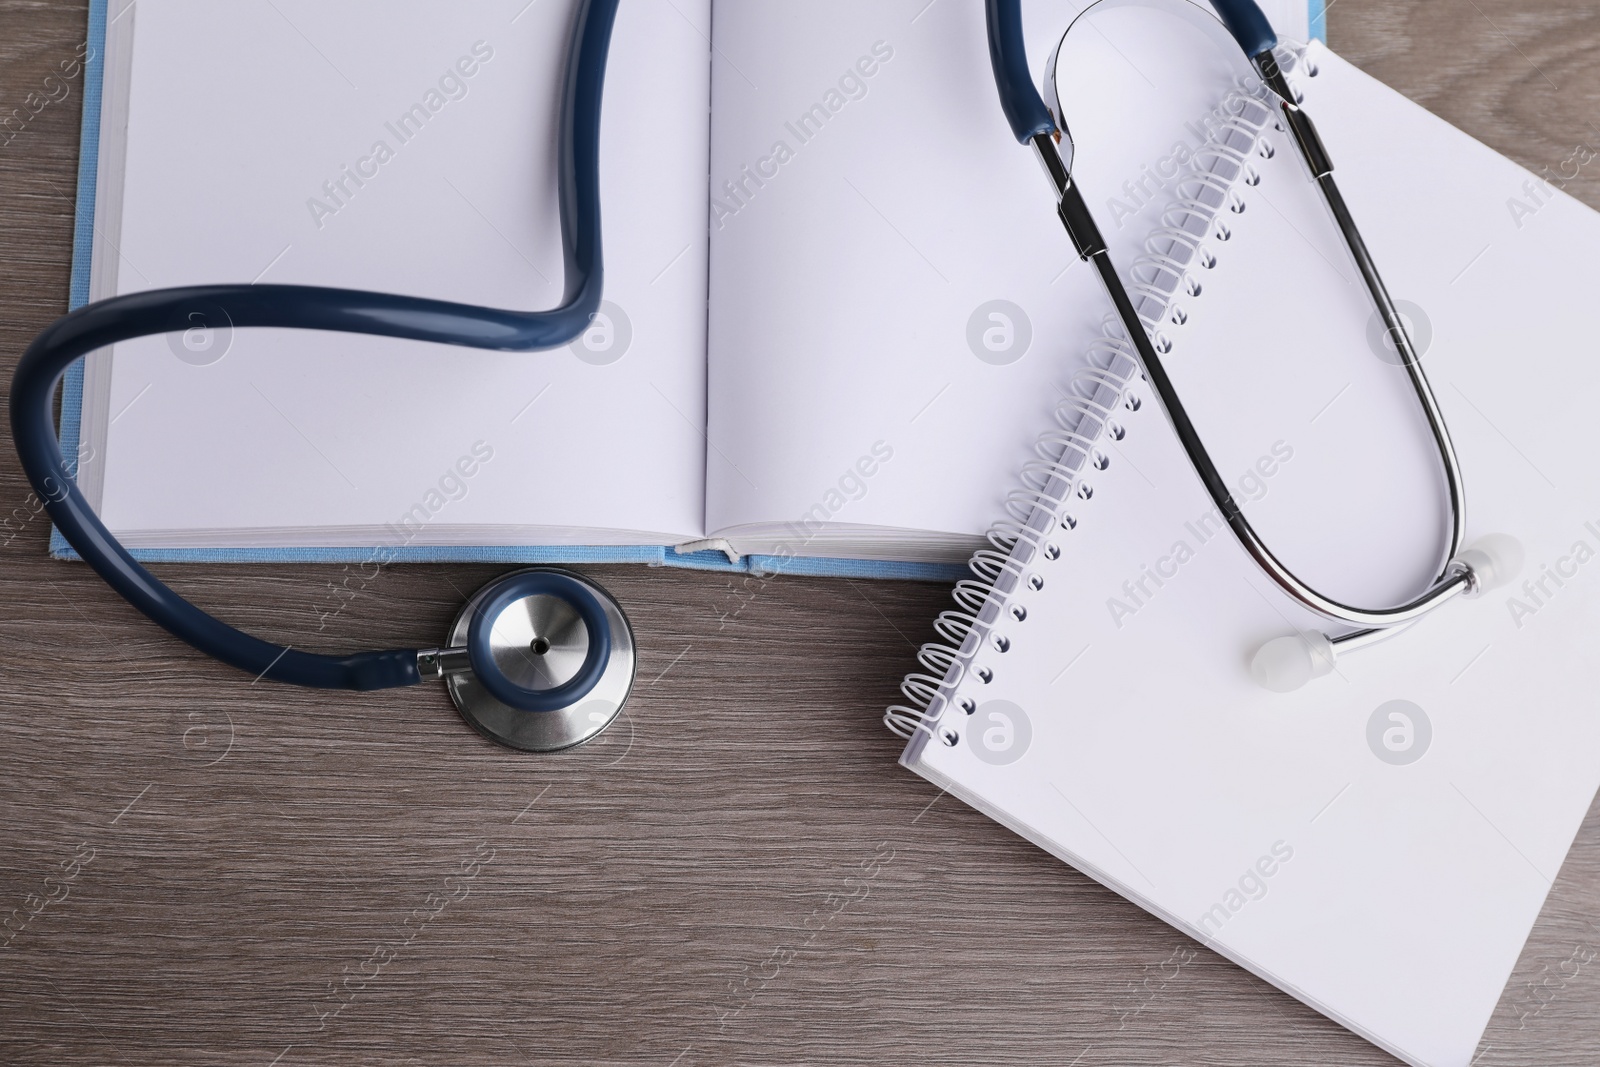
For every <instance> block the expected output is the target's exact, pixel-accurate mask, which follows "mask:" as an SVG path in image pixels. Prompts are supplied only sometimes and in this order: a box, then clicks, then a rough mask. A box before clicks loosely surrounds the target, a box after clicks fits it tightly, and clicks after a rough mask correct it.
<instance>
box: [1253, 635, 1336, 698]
mask: <svg viewBox="0 0 1600 1067" xmlns="http://www.w3.org/2000/svg"><path fill="white" fill-rule="evenodd" d="M1332 670H1333V643H1332V642H1331V641H1329V640H1328V638H1327V637H1326V636H1325V635H1323V634H1320V633H1317V632H1316V631H1314V630H1307V631H1303V632H1301V633H1297V634H1290V635H1288V636H1287V637H1275V638H1273V639H1272V640H1271V641H1268V642H1267V643H1266V644H1264V645H1262V646H1261V647H1260V648H1259V649H1258V650H1257V651H1256V655H1255V658H1254V659H1252V660H1251V661H1250V675H1251V677H1253V678H1255V680H1256V683H1257V684H1258V685H1260V686H1261V688H1263V689H1270V690H1272V691H1273V692H1274V693H1292V692H1294V691H1295V690H1296V689H1299V688H1300V687H1301V686H1303V685H1305V684H1306V683H1307V682H1309V681H1311V679H1313V678H1320V677H1321V676H1322V675H1324V674H1327V673H1329V672H1330V671H1332Z"/></svg>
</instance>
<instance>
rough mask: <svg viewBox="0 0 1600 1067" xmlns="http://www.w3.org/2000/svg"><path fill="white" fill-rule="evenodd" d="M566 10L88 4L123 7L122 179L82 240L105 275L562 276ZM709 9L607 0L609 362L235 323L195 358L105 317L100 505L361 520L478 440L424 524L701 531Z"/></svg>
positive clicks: (187, 515) (520, 291)
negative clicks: (615, 345)
mask: <svg viewBox="0 0 1600 1067" xmlns="http://www.w3.org/2000/svg"><path fill="white" fill-rule="evenodd" d="M113 13H114V14H115V12H113ZM570 16H571V6H570V5H568V4H564V3H556V4H551V3H544V4H532V5H530V4H528V3H527V0H480V2H475V3H470V4H444V5H440V4H434V3H424V2H421V0H404V2H395V3H383V4H378V3H370V2H363V3H342V4H333V5H329V4H319V3H310V2H305V0H273V2H271V3H269V2H267V0H240V2H230V3H226V4H219V3H214V2H210V0H141V2H140V3H139V4H138V5H137V6H136V7H134V8H131V9H128V10H127V11H126V12H125V13H124V14H122V15H121V16H120V17H119V20H118V23H114V24H113V25H112V27H111V32H112V33H113V34H116V33H118V32H125V31H126V29H127V27H126V26H123V25H120V24H119V23H120V20H121V19H127V20H132V21H133V22H134V26H133V36H134V45H133V47H134V57H133V63H132V80H131V86H130V93H131V95H130V100H129V124H128V130H127V138H126V140H127V165H126V175H127V177H126V188H125V195H124V197H123V210H122V224H121V227H120V230H116V231H107V230H106V229H104V228H102V229H101V230H100V232H99V233H98V234H97V242H96V255H97V256H105V255H111V254H115V255H116V256H117V259H118V268H119V269H118V271H117V281H118V284H117V286H116V288H117V291H118V292H122V293H128V292H135V291H138V290H143V289H150V288H158V287H162V286H172V285H185V284H198V283H211V282H237V283H248V282H252V281H260V282H263V283H267V282H276V283H306V284H316V285H331V286H339V287H344V288H367V289H376V290H380V291H391V292H400V293H409V294H416V295H422V296H429V297H439V298H444V299H450V300H457V301H463V302H470V303H478V304H489V305H494V306H499V307H512V308H522V309H527V310H534V309H538V308H544V307H550V306H553V305H555V304H557V303H559V302H560V299H561V294H562V284H563V283H562V262H561V249H560V240H559V234H558V230H557V210H556V167H555V158H556V157H555V147H556V139H555V110H556V102H557V97H558V87H559V84H560V76H561V71H562V69H563V66H564V61H565V54H566V49H567V41H568V37H569V33H570V30H569V27H570ZM709 19H710V15H709V4H708V3H706V2H705V0H699V2H687V3H686V2H684V0H676V2H675V3H669V2H668V0H644V2H639V3H630V4H628V5H626V6H625V9H624V11H623V13H622V16H621V17H620V18H619V19H618V21H617V26H616V34H615V42H614V46H613V51H612V56H611V64H610V77H609V81H608V85H607V91H606V98H605V114H604V122H603V127H604V131H605V132H604V135H603V137H602V152H601V186H602V188H601V199H602V201H603V203H604V211H605V214H604V224H605V232H604V240H605V254H606V267H607V271H606V277H605V281H606V298H607V300H608V301H610V302H612V303H614V304H616V305H620V306H621V307H622V308H623V309H624V312H625V314H626V316H627V319H628V322H629V327H630V330H631V335H632V336H631V345H630V347H629V348H628V349H627V351H626V352H625V354H624V355H623V356H622V358H621V359H620V360H618V361H617V362H614V363H612V364H610V365H605V366H596V365H591V364H590V363H586V362H583V361H581V360H580V359H579V358H578V357H577V356H576V355H575V354H574V353H573V352H571V351H568V350H567V349H564V348H563V349H557V350H555V351H552V352H546V353H499V352H479V351H472V350H466V349H458V348H449V347H444V346H434V345H426V344H420V343H414V342H406V341H395V340H389V339H381V338H369V337H356V336H350V335H334V334H324V333H309V332H288V331H270V330H248V331H245V330H241V331H238V333H237V334H236V335H235V336H234V338H233V341H232V348H231V350H229V351H228V353H227V355H226V356H224V357H223V358H221V359H220V360H218V361H217V362H214V363H211V364H210V365H205V366H197V365H193V364H192V363H190V362H186V361H184V360H182V359H180V358H178V357H177V356H176V355H175V354H174V352H173V351H172V350H171V349H170V347H169V339H168V338H167V337H151V338H145V339H142V340H139V341H135V342H131V343H128V344H124V345H121V346H119V347H118V349H117V351H116V355H115V359H114V368H115V369H114V375H113V384H112V397H111V402H110V405H109V413H110V416H111V418H112V419H114V421H113V423H112V425H111V430H110V438H109V447H108V450H107V457H108V458H107V462H108V469H107V471H106V479H105V485H106V490H105V498H104V501H103V504H102V514H103V515H104V516H105V518H106V521H107V523H108V524H109V525H110V526H111V528H112V529H114V530H118V531H139V530H161V529H172V528H183V529H202V530H222V531H227V530H230V529H239V528H249V527H263V526H265V527H284V526H303V527H311V528H323V529H325V530H329V531H336V530H337V529H338V528H341V527H368V528H370V527H381V526H382V525H383V524H385V523H392V522H395V521H396V520H397V519H398V518H399V517H400V516H401V515H403V514H404V513H406V511H407V509H409V508H411V507H413V505H415V504H416V503H418V502H419V501H421V500H423V499H424V498H425V496H426V494H428V493H429V492H430V491H433V490H435V489H436V488H437V485H438V482H439V480H440V478H441V476H442V475H444V474H446V473H448V472H449V471H450V470H451V469H452V468H453V467H455V466H456V465H457V463H458V461H459V460H461V458H462V457H465V456H471V455H472V450H473V448H474V446H475V445H478V444H480V443H481V445H483V446H487V447H488V448H490V449H492V450H493V459H492V461H490V462H487V463H483V464H479V465H475V464H471V463H469V466H476V473H475V474H474V475H473V476H472V478H471V479H470V480H469V482H468V487H469V488H468V491H467V492H466V495H465V496H464V497H461V498H460V499H453V500H451V501H450V502H449V503H448V505H447V506H446V507H444V508H443V509H442V510H440V511H439V513H438V514H437V516H436V517H435V518H434V519H433V520H432V522H431V523H430V524H429V528H428V529H427V530H425V531H423V533H422V534H421V536H420V540H421V541H428V540H438V539H445V540H448V539H449V538H450V537H451V536H452V535H451V533H450V528H451V527H458V528H459V527H464V526H469V525H470V526H504V527H567V528H590V529H594V528H604V529H609V530H614V531H642V532H644V533H646V534H648V535H650V536H647V537H644V538H640V537H638V536H632V537H624V538H623V539H624V540H630V541H634V542H637V541H639V540H641V539H643V540H645V541H647V542H651V543H659V542H661V541H663V540H682V539H687V538H690V537H695V536H699V535H700V533H701V532H702V523H703V519H704V515H703V505H704V490H703V482H704V469H705V468H704V463H705V442H704V437H703V434H702V428H703V426H704V420H705V309H704V302H705V269H706V268H705V230H706V215H705V166H706V163H705V161H706V152H707V140H708V136H709V132H708V128H707V119H706V101H707V99H708V98H709V94H710V85H709V73H708V66H707V64H708V51H709V50H708V45H707V43H706V37H705V34H707V33H708V32H709ZM219 42H233V43H232V44H226V43H223V44H219ZM466 70H470V71H471V72H472V73H471V74H464V73H462V71H466ZM269 88H270V91H266V90H267V89H269ZM419 106H420V108H421V109H422V110H421V118H417V117H416V110H415V109H416V108H418V107H419ZM407 117H410V121H406V119H407ZM380 144H382V145H385V146H386V148H385V149H379V148H378V147H377V146H378V145H380ZM350 173H356V174H357V177H358V178H359V176H360V174H365V175H366V177H365V178H364V179H361V181H360V184H356V182H355V180H352V179H351V178H349V177H347V174H350ZM644 175H648V180H641V176H644ZM325 183H339V184H336V185H335V187H334V189H333V190H332V191H330V190H329V189H328V188H327V186H326V185H325ZM316 203H321V204H322V205H323V209H317V208H316V207H314V206H313V205H314V204H316ZM332 208H337V210H336V212H333V213H329V209H332ZM481 451H482V449H481V448H480V452H481ZM452 485H453V483H452ZM476 536H477V538H478V540H479V541H480V542H481V540H482V537H483V535H482V533H481V532H480V533H479V534H477V535H476ZM290 540H291V542H292V543H297V544H299V543H305V542H306V538H305V537H304V536H300V537H293V538H291V539H290ZM372 540H373V537H372V535H371V534H370V532H368V533H366V534H364V535H358V536H357V541H358V543H362V544H370V543H371V542H372ZM589 540H592V538H591V539H589Z"/></svg>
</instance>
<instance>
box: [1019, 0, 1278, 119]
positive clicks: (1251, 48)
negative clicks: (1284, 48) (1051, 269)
mask: <svg viewBox="0 0 1600 1067" xmlns="http://www.w3.org/2000/svg"><path fill="white" fill-rule="evenodd" d="M1211 6H1212V7H1213V8H1215V9H1216V12H1217V17H1218V18H1220V19H1221V20H1222V24H1223V25H1224V26H1226V27H1227V28H1228V32H1229V33H1231V34H1232V35H1233V39H1234V40H1235V41H1238V42H1239V47H1240V48H1242V49H1243V50H1244V54H1245V55H1246V56H1247V57H1249V58H1250V59H1255V58H1256V57H1257V56H1259V55H1261V54H1262V53H1264V52H1271V51H1272V50H1273V49H1274V48H1276V47H1277V44H1278V35H1277V34H1276V33H1275V32H1273V29H1272V23H1270V22H1268V21H1267V16H1266V15H1264V14H1262V12H1261V8H1260V7H1258V6H1257V5H1256V4H1255V2H1254V0H1211ZM987 18H988V26H989V59H990V62H991V64H992V65H993V67H994V80H995V87H996V88H997V89H999V91H1000V107H1001V109H1002V110H1003V111H1004V112H1005V113H1006V121H1007V122H1009V123H1010V124H1011V132H1012V133H1014V134H1015V135H1016V138H1017V140H1018V141H1019V142H1021V143H1022V144H1027V143H1028V142H1029V141H1031V140H1032V139H1033V138H1035V137H1038V136H1040V135H1053V134H1054V133H1055V132H1056V129H1057V127H1056V120H1055V116H1053V115H1052V114H1051V113H1050V108H1049V106H1048V105H1046V104H1045V102H1044V97H1043V96H1041V95H1040V94H1039V89H1038V86H1037V85H1036V84H1035V82H1034V79H1033V74H1032V73H1031V72H1030V70H1029V69H1028V51H1027V46H1026V44H1025V43H1024V41H1023V37H1022V0H988V11H987Z"/></svg>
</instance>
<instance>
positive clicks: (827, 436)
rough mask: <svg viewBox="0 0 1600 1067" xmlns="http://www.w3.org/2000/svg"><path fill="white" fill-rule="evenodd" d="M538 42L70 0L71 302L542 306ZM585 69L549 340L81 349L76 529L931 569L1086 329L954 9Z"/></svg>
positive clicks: (155, 0) (792, 19) (963, 540)
mask: <svg viewBox="0 0 1600 1067" xmlns="http://www.w3.org/2000/svg"><path fill="white" fill-rule="evenodd" d="M1277 8H1278V10H1277V14H1279V15H1281V16H1283V21H1284V24H1283V25H1282V26H1281V28H1282V29H1283V30H1284V32H1286V33H1288V34H1290V35H1294V36H1300V37H1303V36H1305V35H1306V34H1307V33H1308V31H1310V30H1312V29H1314V28H1315V27H1313V26H1312V25H1311V22H1310V21H1309V16H1310V12H1308V11H1307V10H1306V9H1305V8H1304V6H1303V4H1301V3H1300V2H1299V0H1293V2H1284V3H1281V4H1279V5H1277ZM571 15H572V4H571V3H570V2H561V3H548V2H546V3H539V4H530V3H528V2H527V0H472V2H470V3H456V4H449V5H441V4H433V3H425V2H422V0H406V2H393V0H383V2H379V0H349V2H346V3H341V4H338V5H332V6H329V5H325V4H318V3H315V2H314V0H273V2H268V0H238V2H233V3H228V4H218V3H214V2H210V0H142V2H140V3H138V4H137V5H134V4H132V3H129V2H126V0H111V2H110V4H109V10H108V8H107V5H106V3H104V2H101V0H97V2H96V3H95V5H94V7H93V10H92V13H91V42H92V43H93V44H95V45H97V47H96V48H95V52H96V56H95V61H94V62H92V63H91V64H90V66H89V69H88V72H87V74H86V78H87V84H86V86H85V90H86V92H85V95H86V99H87V100H88V105H87V107H86V110H85V131H84V156H83V173H82V175H81V177H80V189H79V199H80V212H79V242H78V249H79V252H80V255H79V257H78V262H77V264H76V267H75V278H74V301H75V303H81V302H82V301H83V300H85V299H94V298H101V297H106V296H111V295H115V294H122V293H130V292H136V291H139V290H144V289H150V288H158V287H165V286H174V285H188V284H200V283H210V282H273V283H302V284H317V285H331V286H340V287H345V288H367V289H378V290H386V291H393V292H402V293H410V294H415V295H419V296H430V297H438V298H443V299H450V300H458V301H464V302H473V303H483V304H493V305H497V306H503V307H517V308H527V309H533V308H538V307H547V306H550V305H552V304H554V303H555V302H556V301H557V300H558V298H559V294H560V291H561V281H562V278H561V259H560V249H559V241H558V237H557V224H558V222H557V208H556V195H555V187H556V176H555V159H556V145H555V134H554V125H555V121H554V115H555V110H556V104H557V100H558V95H559V84H560V79H561V73H562V70H563V66H564V62H565V51H566V47H567V42H568V37H569V27H570V20H571ZM227 42H234V44H227ZM243 42H248V47H246V46H245V45H244V44H243ZM1039 59H1040V63H1041V69H1042V59H1043V57H1042V56H1041V57H1039ZM609 71H610V72H609V77H608V83H607V89H606V101H605V116H604V141H603V150H602V202H603V210H604V223H605V255H606V302H605V304H604V306H603V308H602V311H601V314H600V315H599V316H597V317H596V319H595V322H594V324H593V326H592V327H591V329H590V331H589V332H588V333H587V334H585V335H584V337H582V338H581V339H579V340H578V341H577V342H575V343H574V344H573V345H572V346H570V348H569V349H565V350H559V351H555V352H546V353H531V354H505V353H485V352H477V351H469V350H462V349H453V348H447V347H440V346H430V345H424V344H419V343H413V342H406V341H394V340H389V339H379V338H366V337H354V336H349V335H336V334H323V333H306V332H287V331H272V330H241V331H238V332H237V334H235V333H234V332H233V331H231V330H228V329H226V328H200V327H198V326H197V327H195V328H193V329H190V330H187V331H184V332H175V333H172V334H169V335H166V336H160V337H150V338H144V339H141V340H138V341H134V342H129V343H126V344H123V345H119V346H117V348H116V349H115V351H114V352H102V353H97V354H95V355H94V356H92V357H90V359H89V360H87V361H86V362H87V366H86V369H85V370H84V371H83V373H82V374H81V375H76V374H75V375H74V376H73V377H71V378H70V379H69V382H68V390H67V393H66V396H65V403H64V413H63V444H64V446H65V447H66V448H67V449H68V450H69V454H70V451H71V450H72V449H74V448H76V450H77V453H78V457H79V463H80V466H79V480H80V483H81V484H82V486H83V488H84V491H85V493H86V495H87V496H88V498H89V500H90V501H91V503H93V504H94V505H95V506H96V507H97V508H98V509H99V510H100V512H101V514H102V515H103V516H104V518H105V521H106V522H107V524H108V525H109V526H110V528H111V529H112V530H113V531H115V532H116V533H117V535H118V536H119V537H121V538H123V540H124V541H125V543H126V544H127V545H128V546H129V547H130V548H131V549H133V550H134V551H135V552H136V554H138V555H140V556H142V557H143V558H147V559H150V558H156V559H172V558H179V559H195V558H206V559H263V558H278V559H288V558H297V559H359V558H365V557H366V556H367V555H368V554H369V553H370V552H371V551H372V550H373V549H374V547H375V546H377V547H382V548H383V549H384V550H385V552H386V557H385V558H390V559H405V558H411V559H447V558H451V559H462V558H482V559H516V560H584V559H591V560H595V559H604V560H640V561H651V562H679V563H685V564H686V565H692V566H752V565H754V566H761V567H765V568H766V569H778V568H783V567H787V568H789V569H809V570H811V571H831V572H841V571H848V572H851V573H881V574H902V575H912V574H929V575H931V574H935V573H940V572H941V571H944V570H949V569H950V565H951V564H954V563H956V562H958V561H960V560H962V559H964V558H965V557H966V556H967V555H968V554H969V553H970V552H971V551H972V549H973V547H974V546H975V545H976V544H978V543H979V540H980V538H981V535H982V533H983V531H984V529H985V528H986V525H987V522H988V519H989V517H990V516H991V515H992V514H993V512H994V510H995V508H996V506H997V504H998V499H997V497H996V496H995V487H996V485H997V484H999V482H1000V480H1001V479H1000V474H1001V472H1004V471H1006V470H1010V469H1014V468H1015V467H1017V466H1018V465H1019V464H1020V463H1021V462H1022V461H1023V460H1024V459H1025V458H1026V457H1027V455H1028V453H1029V450H1030V447H1031V441H1030V436H1031V435H1030V428H1031V427H1034V426H1037V425H1038V424H1039V422H1040V420H1041V419H1042V418H1043V417H1045V416H1046V415H1048V412H1049V410H1050V408H1051V406H1052V400H1051V397H1052V395H1053V394H1052V390H1051V388H1050V385H1049V383H1050V382H1051V381H1053V380H1055V379H1057V378H1058V377H1060V374H1061V371H1062V368H1063V366H1064V363H1063V361H1064V360H1066V359H1068V358H1069V357H1070V356H1071V354H1073V353H1074V352H1076V351H1077V350H1078V348H1079V347H1081V340H1082V338H1083V337H1084V336H1085V334H1086V331H1087V332H1092V330H1093V329H1094V322H1095V320H1096V319H1097V317H1098V315H1099V314H1100V311H1099V309H1100V297H1099V294H1098V291H1097V289H1096V288H1095V286H1094V285H1093V284H1092V281H1091V279H1090V278H1089V275H1088V272H1085V271H1073V270H1072V269H1071V268H1072V266H1073V264H1074V262H1075V258H1074V256H1073V254H1072V250H1071V246H1070V244H1069V243H1068V242H1067V241H1066V240H1065V239H1064V236H1063V235H1062V233H1061V232H1060V227H1059V225H1058V224H1057V223H1056V222H1055V219H1054V215H1053V212H1052V210H1051V202H1050V197H1049V196H1048V194H1047V192H1046V188H1045V187H1044V186H1042V185H1041V183H1040V179H1039V176H1038V172H1037V167H1036V165H1035V163H1034V162H1033V161H1032V160H1031V159H1029V158H1028V153H1026V152H1025V151H1023V150H1021V149H1019V148H1018V147H1017V145H1016V144H1015V143H1014V142H1013V141H1012V140H1011V137H1010V135H1009V133H1008V131H1007V129H1006V126H1005V123H1004V122H1003V121H1002V120H1001V117H1000V112H999V108H998V105H997V103H996V102H995V99H994V89H993V84H992V80H991V75H990V70H989V59H988V54H987V49H986V44H985V37H984V24H983V13H982V9H981V5H978V4H941V5H929V4H926V2H925V0H896V2H881V3H872V4H857V3H842V2H839V3H828V4H822V5H817V4H805V5H798V4H789V3H777V2H743V0H741V2H738V3H731V2H730V3H722V4H715V5H714V4H713V3H711V2H710V0H635V2H632V3H629V4H627V5H626V6H625V7H624V9H623V11H622V13H621V15H620V17H619V19H618V21H617V26H616V34H615V41H614V45H613V51H612V56H611V62H610V68H609ZM85 253H89V254H85ZM224 310H225V309H224ZM56 548H57V551H59V552H67V551H68V550H67V549H66V546H65V545H64V544H62V543H58V544H57V545H56ZM844 561H857V563H855V564H849V563H846V562H844ZM860 561H872V562H870V563H866V564H863V563H861V562H860Z"/></svg>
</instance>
